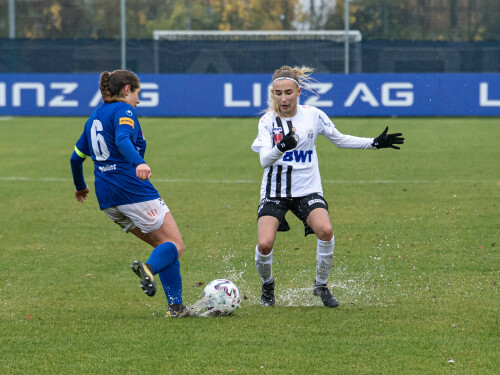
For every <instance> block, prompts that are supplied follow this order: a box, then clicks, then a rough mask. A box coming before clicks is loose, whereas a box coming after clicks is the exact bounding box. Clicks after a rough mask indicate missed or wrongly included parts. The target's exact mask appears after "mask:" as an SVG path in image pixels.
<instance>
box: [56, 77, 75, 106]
mask: <svg viewBox="0 0 500 375" xmlns="http://www.w3.org/2000/svg"><path fill="white" fill-rule="evenodd" d="M77 87H78V83H76V82H51V83H50V88H51V89H54V90H62V93H63V94H71V93H72V92H73V91H75V90H76V89H77ZM49 107H78V101H77V100H65V96H64V95H56V96H54V98H53V99H52V100H51V101H50V102H49Z"/></svg>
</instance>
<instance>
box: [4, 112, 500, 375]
mask: <svg viewBox="0 0 500 375" xmlns="http://www.w3.org/2000/svg"><path fill="white" fill-rule="evenodd" d="M83 122H84V119H82V118H13V119H11V120H8V121H2V122H0V131H1V132H2V134H4V136H3V137H1V138H0V157H1V160H2V163H1V168H0V197H1V199H0V212H2V215H0V272H1V275H2V277H1V280H0V306H1V309H0V329H1V330H2V332H4V334H3V335H1V337H0V347H1V348H2V349H1V356H0V368H1V369H2V370H1V371H0V372H2V373H5V374H96V373H108V374H128V373H139V372H142V373H187V374H199V373H210V374H227V373H237V374H301V373H311V374H332V373H339V374H400V373H401V374H402V373H404V374H422V373H424V374H448V373H450V374H455V373H460V374H464V373H466V374H496V373H497V372H498V369H499V368H500V360H499V358H498V353H499V352H500V344H499V343H500V331H499V326H498V324H499V322H498V319H499V318H498V317H499V303H498V301H499V298H498V297H499V296H498V285H497V283H498V281H499V279H500V275H499V269H500V256H499V254H498V247H499V244H500V226H499V212H500V211H499V204H500V203H499V202H500V200H499V198H500V184H499V182H500V175H499V160H500V151H499V148H498V139H500V121H499V120H498V119H496V118H491V119H475V118H472V119H454V118H447V119H430V118H424V119H337V120H335V121H334V122H335V123H336V125H337V127H338V128H339V129H340V130H341V131H342V132H344V133H346V134H354V135H360V136H375V135H378V134H379V133H380V132H381V130H383V128H384V127H385V126H386V125H389V127H390V131H402V132H403V133H404V135H405V137H406V139H407V141H406V144H405V145H404V146H403V149H402V150H401V151H398V152H396V151H393V150H379V151H377V152H373V151H359V150H341V149H337V148H335V147H333V146H332V145H331V144H330V143H329V142H328V141H327V140H325V139H320V140H319V141H318V154H319V158H320V169H321V173H322V178H323V187H324V195H325V198H326V199H327V201H328V202H329V205H330V213H331V220H332V224H333V227H334V233H335V238H336V248H335V264H334V269H333V270H332V274H331V276H330V285H331V286H332V287H333V288H334V290H335V295H336V296H337V298H338V299H339V301H340V306H339V308H337V309H334V310H331V309H326V308H323V307H322V306H321V304H320V302H319V300H318V299H317V297H313V296H312V295H311V289H310V288H311V284H312V282H313V279H314V274H315V240H314V238H312V237H311V236H309V237H308V238H304V236H303V228H302V225H301V223H300V222H299V221H298V220H296V219H295V218H294V217H293V216H291V215H289V216H288V219H289V222H290V224H291V226H292V230H291V231H290V232H289V233H286V234H281V233H280V234H278V237H277V241H276V246H275V253H274V269H273V270H274V275H275V278H276V294H277V306H276V307H274V308H262V307H261V306H260V305H259V303H258V299H259V293H260V280H259V278H258V276H257V274H256V272H255V266H254V258H253V257H254V255H253V254H254V249H255V242H256V208H257V204H258V201H259V188H260V179H261V177H262V168H261V167H260V165H259V162H258V157H257V155H256V154H255V153H253V152H252V151H251V150H250V144H251V142H252V141H253V138H254V137H255V135H256V127H257V121H256V119H211V118H209V119H156V118H151V119H150V118H145V119H143V120H142V125H143V128H144V132H145V136H146V139H147V141H148V151H147V153H146V159H147V160H148V163H149V165H150V166H151V168H152V171H153V178H152V182H153V183H154V185H155V186H156V187H157V188H158V190H159V191H160V193H161V194H162V195H163V197H164V199H165V200H166V202H167V204H168V206H169V207H170V209H171V210H172V212H173V214H174V216H175V218H176V221H177V223H178V225H179V227H180V229H181V232H182V233H183V236H184V240H185V243H186V246H187V250H186V252H185V255H184V256H183V257H182V259H181V264H182V273H183V281H184V294H185V302H186V303H192V302H194V301H196V300H197V299H198V298H199V297H200V295H201V292H202V289H203V285H206V284H207V283H208V282H209V281H211V280H212V279H215V278H221V277H223V278H229V279H231V280H233V281H234V282H235V283H236V284H237V285H238V287H239V289H240V291H241V293H242V294H243V295H244V296H245V299H244V300H243V301H242V304H241V308H240V309H238V310H237V311H236V312H235V314H233V316H230V317H226V318H207V319H201V318H200V319H184V320H182V319H181V320H173V319H165V318H164V314H165V309H166V304H165V299H164V297H163V295H162V293H159V295H158V296H155V297H154V298H147V297H146V296H144V295H143V294H142V293H141V291H140V289H139V287H138V283H137V280H136V277H135V276H134V275H133V274H132V272H131V271H130V269H129V265H130V263H131V261H132V260H134V259H136V258H139V259H145V258H146V257H147V256H148V255H149V253H150V249H149V248H148V247H147V246H145V245H144V244H142V243H141V242H140V241H138V240H137V239H135V238H133V237H132V236H127V235H124V234H123V233H122V232H121V231H120V229H119V228H118V227H117V226H116V225H115V224H113V223H112V222H111V221H110V220H109V219H107V217H106V216H105V215H104V214H102V213H101V212H99V209H98V206H97V202H96V200H95V196H94V195H92V194H93V193H92V194H91V197H90V198H89V200H88V201H87V202H85V204H77V203H76V202H75V201H74V198H73V185H72V181H71V173H70V170H69V156H70V154H71V152H72V149H73V145H74V142H75V141H76V139H77V138H78V137H79V135H80V132H81V130H82V127H83ZM85 173H86V176H87V180H88V183H89V185H91V181H92V166H91V163H90V162H89V161H87V162H86V165H85ZM200 284H202V285H201V286H199V285H200Z"/></svg>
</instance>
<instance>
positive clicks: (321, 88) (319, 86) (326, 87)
mask: <svg viewBox="0 0 500 375" xmlns="http://www.w3.org/2000/svg"><path fill="white" fill-rule="evenodd" d="M332 87H333V83H313V84H311V88H312V89H313V90H314V91H316V92H317V93H318V94H326V93H327V92H328V91H330V89H331V88H332ZM319 98H320V96H319V95H313V96H311V97H310V98H309V99H307V100H306V101H305V102H304V104H305V105H313V106H316V107H333V100H319Z"/></svg>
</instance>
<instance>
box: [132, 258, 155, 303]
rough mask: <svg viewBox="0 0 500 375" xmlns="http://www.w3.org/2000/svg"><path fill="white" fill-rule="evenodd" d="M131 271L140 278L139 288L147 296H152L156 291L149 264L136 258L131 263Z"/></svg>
mask: <svg viewBox="0 0 500 375" xmlns="http://www.w3.org/2000/svg"><path fill="white" fill-rule="evenodd" d="M131 268H132V271H134V272H135V274H136V275H137V276H139V278H140V279H141V288H142V290H143V291H144V293H146V294H147V295H148V296H150V297H153V296H154V295H155V293H156V281H155V278H154V276H153V269H152V268H151V266H150V265H149V264H146V263H142V262H139V261H138V260H136V261H135V262H134V263H132V266H131Z"/></svg>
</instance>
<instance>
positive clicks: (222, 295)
mask: <svg viewBox="0 0 500 375" xmlns="http://www.w3.org/2000/svg"><path fill="white" fill-rule="evenodd" d="M202 298H203V300H204V301H205V308H206V309H207V311H208V312H209V313H210V314H213V315H229V314H231V313H232V312H233V311H234V310H236V309H237V308H238V306H239V305H240V291H239V290H238V287H237V286H236V285H234V283H233V282H231V281H229V280H226V279H216V280H213V281H211V282H210V283H208V284H207V286H206V287H205V290H204V291H203V296H202Z"/></svg>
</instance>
